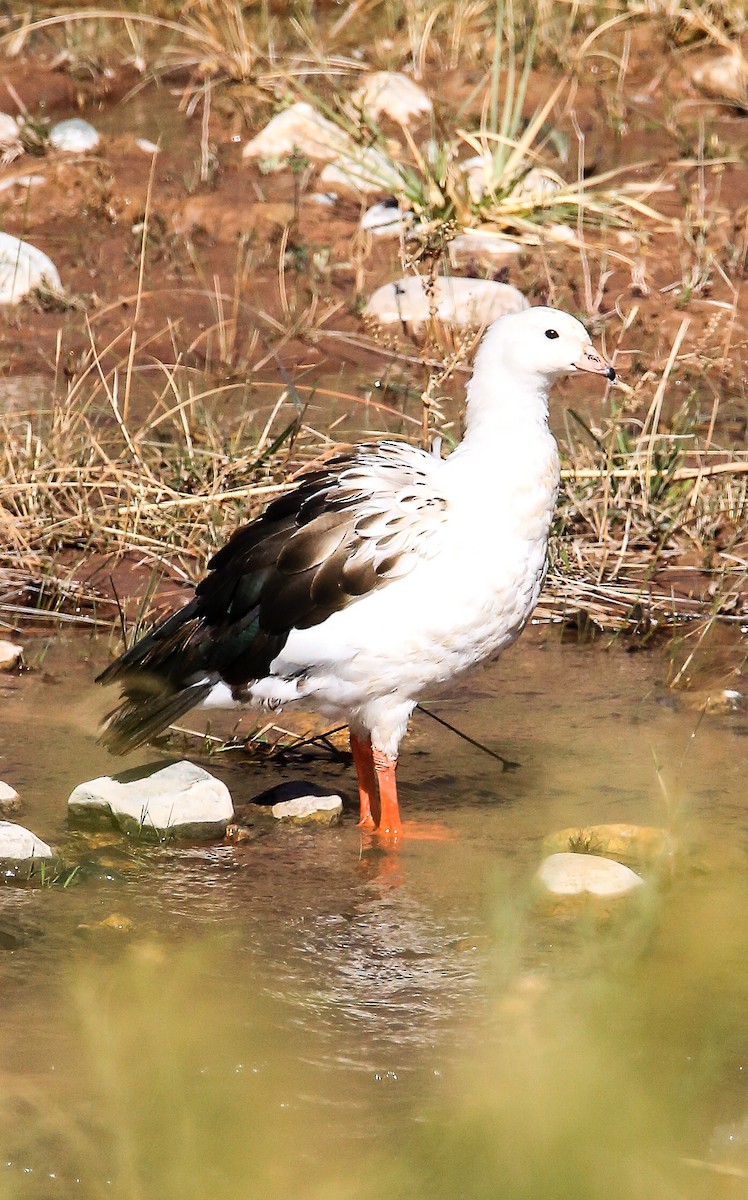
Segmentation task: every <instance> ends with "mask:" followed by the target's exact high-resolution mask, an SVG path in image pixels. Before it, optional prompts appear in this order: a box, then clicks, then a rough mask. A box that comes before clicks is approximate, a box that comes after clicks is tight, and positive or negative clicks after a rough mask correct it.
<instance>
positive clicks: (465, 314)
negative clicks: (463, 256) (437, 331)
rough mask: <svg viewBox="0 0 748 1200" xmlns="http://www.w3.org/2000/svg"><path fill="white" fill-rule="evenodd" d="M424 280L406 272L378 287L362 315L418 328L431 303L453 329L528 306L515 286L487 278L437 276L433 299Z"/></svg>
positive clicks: (476, 324)
mask: <svg viewBox="0 0 748 1200" xmlns="http://www.w3.org/2000/svg"><path fill="white" fill-rule="evenodd" d="M425 284H426V281H425V280H424V279H423V277H422V276H420V275H408V276H406V277H405V278H404V279H398V280H396V281H395V282H394V283H386V284H384V285H383V286H382V287H380V288H377V290H376V292H374V294H373V296H372V297H371V299H370V300H369V303H368V304H367V305H366V308H365V309H364V317H365V318H367V319H368V320H371V321H375V322H377V323H378V324H380V325H393V324H397V325H403V324H404V325H409V326H412V327H415V328H418V327H420V326H422V325H424V324H426V323H427V322H428V320H429V318H430V315H431V308H432V304H433V307H434V308H435V310H436V315H437V317H438V318H439V320H440V321H441V322H442V323H443V324H444V325H451V326H453V327H454V328H456V329H467V328H477V327H482V326H484V325H490V323H491V322H492V321H495V320H496V318H497V317H501V316H504V314H505V313H510V312H521V311H522V310H523V309H525V308H529V307H530V305H529V304H528V302H527V300H526V299H525V297H524V296H523V295H522V293H521V292H520V291H518V290H517V288H514V287H510V286H509V284H506V283H494V282H493V281H492V280H490V279H461V278H458V277H456V276H450V277H448V278H445V277H444V276H441V275H440V276H439V277H438V279H437V280H436V285H435V288H434V296H433V301H430V300H429V297H428V296H427V294H426V288H425Z"/></svg>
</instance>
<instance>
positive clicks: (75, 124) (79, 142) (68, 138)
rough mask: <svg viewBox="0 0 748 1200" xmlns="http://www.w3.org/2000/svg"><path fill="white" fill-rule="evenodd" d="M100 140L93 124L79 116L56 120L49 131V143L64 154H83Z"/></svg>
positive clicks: (94, 146)
mask: <svg viewBox="0 0 748 1200" xmlns="http://www.w3.org/2000/svg"><path fill="white" fill-rule="evenodd" d="M100 141H101V137H100V136H99V134H98V133H97V131H96V130H95V129H94V127H93V125H89V123H88V121H83V120H82V119H81V118H80V117H71V118H70V120H69V121H58V122H57V124H56V125H53V126H52V128H51V129H50V131H49V144H50V145H51V146H54V148H55V150H63V151H65V153H66V154H84V153H85V152H86V151H87V150H95V149H96V147H97V146H98V144H99V142H100Z"/></svg>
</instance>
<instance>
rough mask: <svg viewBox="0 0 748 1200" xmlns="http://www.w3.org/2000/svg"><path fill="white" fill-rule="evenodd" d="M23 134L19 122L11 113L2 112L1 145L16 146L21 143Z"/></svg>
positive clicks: (0, 116)
mask: <svg viewBox="0 0 748 1200" xmlns="http://www.w3.org/2000/svg"><path fill="white" fill-rule="evenodd" d="M20 140H21V136H20V130H19V128H18V122H17V121H16V119H15V117H11V115H10V113H5V112H0V146H14V145H16V143H20Z"/></svg>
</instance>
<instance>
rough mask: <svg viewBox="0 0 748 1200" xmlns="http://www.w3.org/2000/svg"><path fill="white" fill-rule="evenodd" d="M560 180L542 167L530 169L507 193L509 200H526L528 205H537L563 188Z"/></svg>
mask: <svg viewBox="0 0 748 1200" xmlns="http://www.w3.org/2000/svg"><path fill="white" fill-rule="evenodd" d="M564 186H565V185H564V182H563V180H562V179H560V178H559V177H558V175H555V174H554V173H553V172H552V171H546V170H545V169H544V168H543V167H531V168H530V170H529V171H528V172H527V174H526V175H523V177H522V179H520V181H519V183H518V184H516V186H515V187H513V188H512V190H511V192H510V193H509V197H508V198H509V200H527V202H528V203H530V204H539V203H540V202H541V201H543V200H547V199H548V198H549V197H550V196H555V195H556V193H557V192H560V191H561V190H562V189H563V187H564Z"/></svg>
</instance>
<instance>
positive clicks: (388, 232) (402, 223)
mask: <svg viewBox="0 0 748 1200" xmlns="http://www.w3.org/2000/svg"><path fill="white" fill-rule="evenodd" d="M412 225H413V213H411V212H402V211H401V209H400V208H398V205H397V202H395V203H394V204H393V203H392V202H391V201H389V202H388V201H384V200H383V201H382V202H381V203H380V204H372V206H371V208H367V210H366V212H365V213H364V215H363V216H362V218H361V228H362V229H366V230H368V232H369V233H371V234H373V235H374V237H399V235H400V233H401V231H402V232H403V233H404V232H405V231H406V230H408V229H410V228H412Z"/></svg>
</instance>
